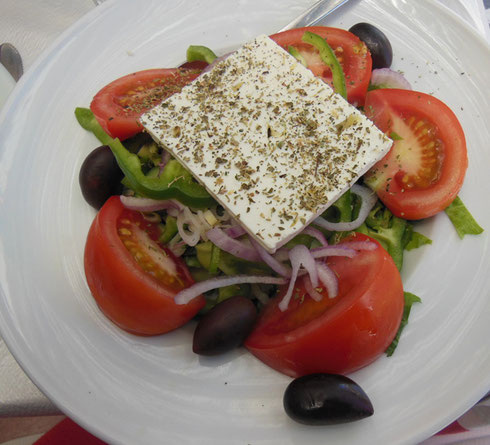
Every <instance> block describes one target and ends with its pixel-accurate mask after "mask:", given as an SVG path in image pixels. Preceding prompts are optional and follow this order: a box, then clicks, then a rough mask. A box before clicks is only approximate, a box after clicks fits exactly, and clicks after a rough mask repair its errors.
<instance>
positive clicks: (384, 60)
mask: <svg viewBox="0 0 490 445" xmlns="http://www.w3.org/2000/svg"><path fill="white" fill-rule="evenodd" d="M349 31H350V32H351V33H352V34H355V35H356V36H357V37H359V39H361V40H362V41H363V42H364V43H365V44H366V46H367V47H368V49H369V52H370V53H371V58H372V59H373V69H377V68H389V67H390V66H391V62H392V61H393V49H392V48H391V43H390V41H389V40H388V37H386V35H385V34H384V33H383V32H382V31H381V30H380V29H378V28H376V26H374V25H371V24H369V23H357V24H356V25H354V26H352V27H351V28H350V29H349Z"/></svg>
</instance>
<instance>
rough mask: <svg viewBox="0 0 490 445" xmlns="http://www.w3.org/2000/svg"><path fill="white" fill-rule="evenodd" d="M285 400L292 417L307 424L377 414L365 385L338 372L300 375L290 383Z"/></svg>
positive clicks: (340, 420) (349, 419)
mask: <svg viewBox="0 0 490 445" xmlns="http://www.w3.org/2000/svg"><path fill="white" fill-rule="evenodd" d="M283 403H284V409H285V411H286V413H287V414H288V416H289V417H291V418H292V419H293V420H295V421H297V422H299V423H304V424H306V425H334V424H338V423H347V422H353V421H355V420H360V419H363V418H365V417H369V416H371V415H372V414H373V413H374V409H373V405H372V404H371V401H370V400H369V398H368V396H367V395H366V393H365V392H364V391H363V390H362V388H361V387H360V386H359V385H358V384H357V383H355V382H354V381H353V380H351V379H349V378H348V377H345V376H343V375H338V374H320V373H319V374H309V375H305V376H303V377H298V378H297V379H295V380H293V381H292V382H291V383H290V384H289V385H288V387H287V389H286V392H285V393H284V400H283Z"/></svg>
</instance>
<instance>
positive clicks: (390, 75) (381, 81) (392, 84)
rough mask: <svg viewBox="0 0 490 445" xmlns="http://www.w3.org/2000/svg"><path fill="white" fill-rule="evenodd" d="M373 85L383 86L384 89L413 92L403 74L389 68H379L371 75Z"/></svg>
mask: <svg viewBox="0 0 490 445" xmlns="http://www.w3.org/2000/svg"><path fill="white" fill-rule="evenodd" d="M371 85H374V86H381V87H382V88H400V89H402V90H411V89H412V86H411V85H410V83H409V82H408V80H407V79H405V77H404V76H403V74H401V73H399V72H398V71H393V70H391V69H389V68H379V69H377V70H373V72H372V73H371Z"/></svg>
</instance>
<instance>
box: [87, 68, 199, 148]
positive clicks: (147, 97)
mask: <svg viewBox="0 0 490 445" xmlns="http://www.w3.org/2000/svg"><path fill="white" fill-rule="evenodd" d="M200 73H201V70H200V69H180V68H170V69H160V68H157V69H149V70H143V71H138V72H136V73H132V74H128V75H127V76H123V77H120V78H119V79H116V80H114V81H113V82H111V83H109V84H108V85H106V86H105V87H104V88H102V89H101V90H100V91H99V92H98V93H97V94H96V95H95V96H94V98H93V100H92V102H91V104H90V109H91V110H92V112H93V113H94V115H95V117H96V119H97V121H98V122H99V124H100V125H101V126H102V128H103V129H104V131H105V132H106V133H107V134H109V135H110V136H111V137H113V138H118V139H120V140H121V141H122V140H124V139H127V138H129V137H131V136H134V135H135V134H137V133H140V132H141V131H142V130H143V127H142V126H141V124H140V122H139V117H140V116H141V115H142V114H143V113H144V112H145V111H147V110H149V109H150V108H152V107H154V106H156V105H158V104H159V103H160V102H162V101H163V100H164V99H166V98H167V97H169V96H171V95H172V94H174V93H176V92H178V91H180V90H181V89H182V87H183V86H185V85H187V84H188V83H190V82H192V81H193V80H194V79H195V78H196V77H198V76H199V74H200Z"/></svg>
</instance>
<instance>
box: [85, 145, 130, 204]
mask: <svg viewBox="0 0 490 445" xmlns="http://www.w3.org/2000/svg"><path fill="white" fill-rule="evenodd" d="M122 178H123V173H122V171H121V169H120V168H119V166H118V165H117V162H116V159H115V158H114V155H113V154H112V151H111V149H110V148H109V147H108V146H107V145H102V146H100V147H97V148H96V149H95V150H93V151H92V152H91V153H90V154H89V155H88V156H87V157H86V158H85V160H84V161H83V164H82V167H81V168H80V174H79V176H78V180H79V183H80V188H81V189H82V195H83V197H84V198H85V201H87V202H88V203H89V204H90V205H91V206H92V207H94V208H95V209H97V210H99V209H100V208H101V207H102V205H103V204H104V203H105V202H106V201H107V200H108V199H109V198H110V197H111V196H112V195H119V194H121V191H122V185H121V180H122Z"/></svg>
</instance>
